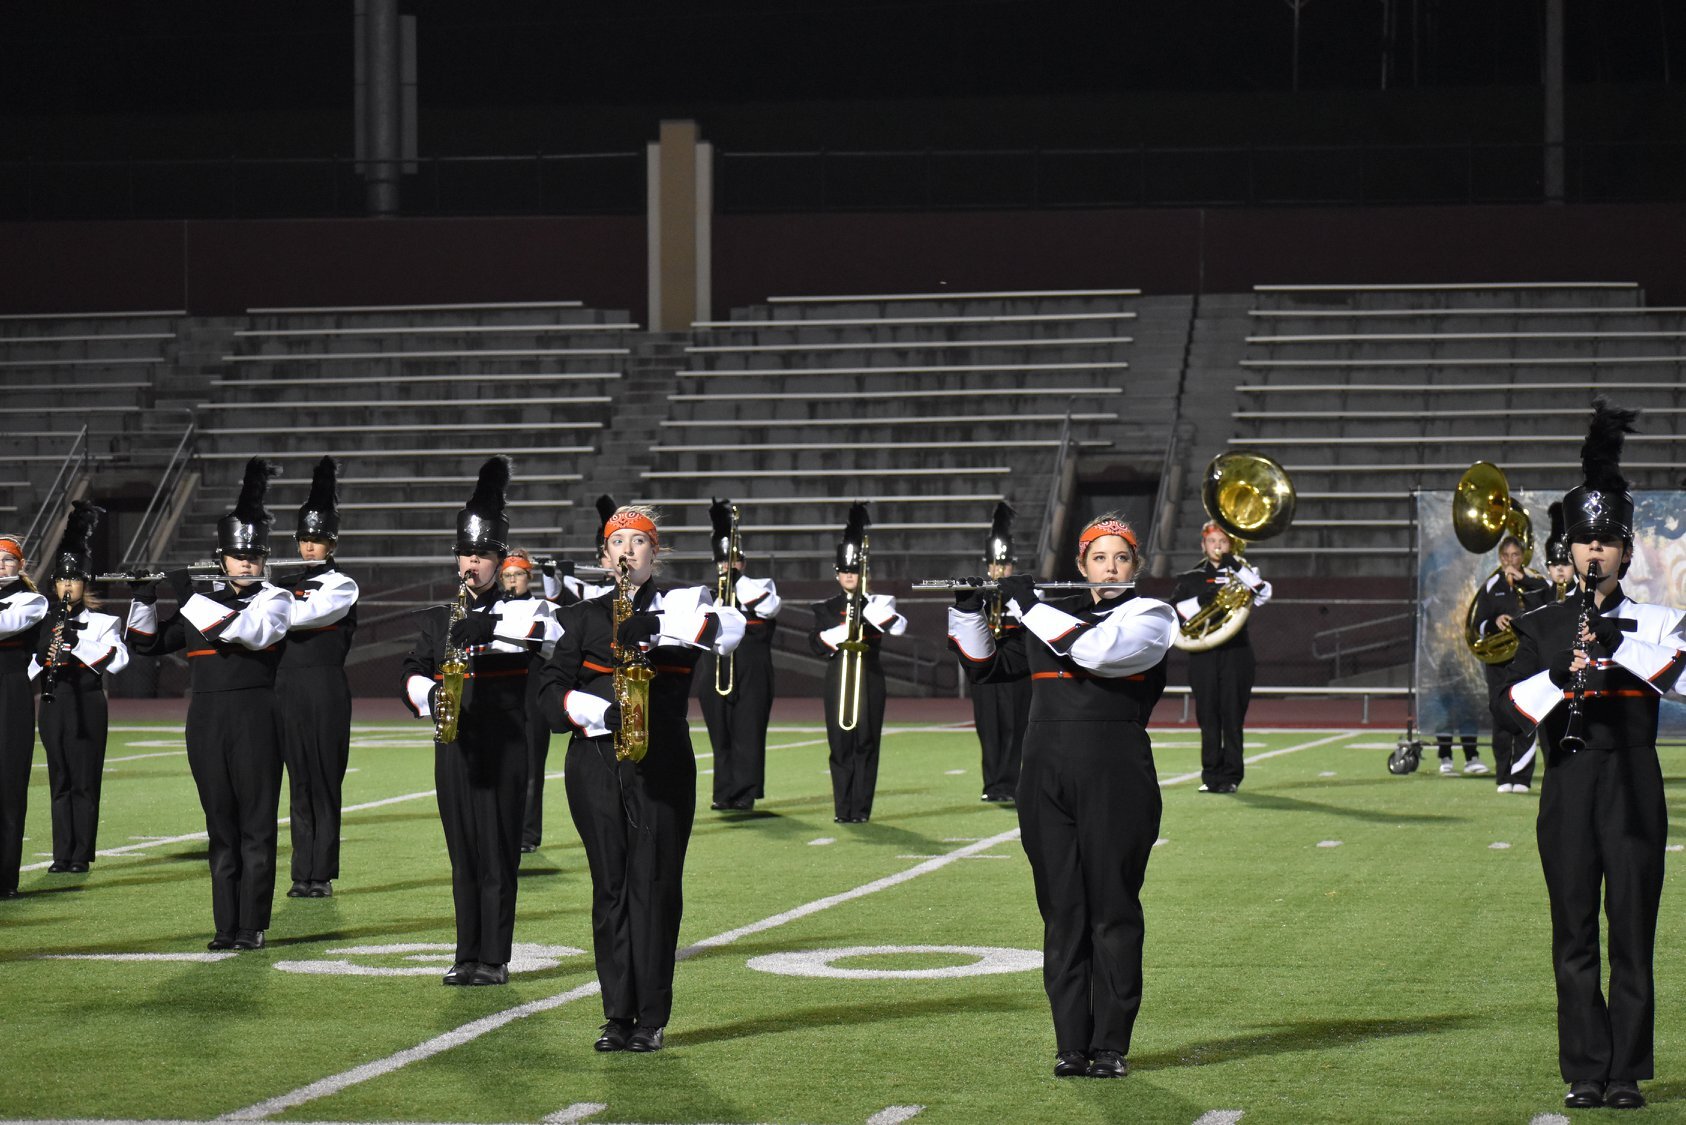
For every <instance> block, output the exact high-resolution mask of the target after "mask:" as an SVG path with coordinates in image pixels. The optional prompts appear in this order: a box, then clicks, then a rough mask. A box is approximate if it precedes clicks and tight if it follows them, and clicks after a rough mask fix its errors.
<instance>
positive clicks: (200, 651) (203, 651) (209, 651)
mask: <svg viewBox="0 0 1686 1125" xmlns="http://www.w3.org/2000/svg"><path fill="white" fill-rule="evenodd" d="M216 654H217V650H216V649H214V648H190V649H188V650H187V655H188V656H215V655H216Z"/></svg>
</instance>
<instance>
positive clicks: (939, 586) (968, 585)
mask: <svg viewBox="0 0 1686 1125" xmlns="http://www.w3.org/2000/svg"><path fill="white" fill-rule="evenodd" d="M1000 588H1001V583H999V582H992V581H984V582H974V581H972V580H971V579H970V578H922V579H920V580H919V581H918V582H915V583H913V585H911V586H909V587H908V589H910V590H946V591H948V592H950V593H953V592H954V591H956V590H999V589H1000ZM1036 588H1037V589H1038V590H1134V589H1135V588H1136V584H1135V582H1134V581H1130V582H1038V583H1037V584H1036Z"/></svg>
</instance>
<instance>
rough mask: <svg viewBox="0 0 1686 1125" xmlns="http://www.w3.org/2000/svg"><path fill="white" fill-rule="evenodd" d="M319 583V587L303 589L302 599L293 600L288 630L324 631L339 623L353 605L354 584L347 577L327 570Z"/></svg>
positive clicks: (355, 588)
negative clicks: (327, 627)
mask: <svg viewBox="0 0 1686 1125" xmlns="http://www.w3.org/2000/svg"><path fill="white" fill-rule="evenodd" d="M319 581H320V583H321V584H320V585H318V586H314V587H310V588H307V589H306V590H305V596H304V597H302V598H298V597H295V598H294V599H293V603H292V605H291V606H289V607H288V608H289V609H290V610H291V612H292V620H291V622H290V628H293V629H321V628H324V627H326V626H328V625H332V624H333V623H334V622H336V621H339V620H342V619H343V618H344V617H345V615H346V614H348V613H350V612H351V607H352V606H354V605H356V604H357V583H356V581H355V580H354V579H353V578H352V577H351V576H350V575H347V574H341V573H340V572H339V571H337V570H331V571H329V572H328V573H327V574H324V575H323V576H322V577H321V579H319ZM289 593H290V591H289Z"/></svg>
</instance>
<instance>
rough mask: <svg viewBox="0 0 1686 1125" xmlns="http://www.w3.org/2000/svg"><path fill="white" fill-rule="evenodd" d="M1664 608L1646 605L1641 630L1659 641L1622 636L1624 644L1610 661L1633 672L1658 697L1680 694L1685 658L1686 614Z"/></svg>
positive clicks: (1617, 647)
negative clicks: (1656, 693)
mask: <svg viewBox="0 0 1686 1125" xmlns="http://www.w3.org/2000/svg"><path fill="white" fill-rule="evenodd" d="M1660 608H1661V607H1657V606H1646V607H1644V608H1643V611H1642V614H1643V616H1642V620H1643V622H1644V624H1643V626H1642V628H1643V631H1644V632H1647V633H1650V634H1652V635H1653V636H1656V637H1658V638H1659V640H1656V641H1648V640H1641V639H1640V638H1639V637H1638V636H1635V635H1634V634H1632V633H1624V634H1623V635H1622V642H1621V644H1619V645H1617V646H1616V651H1615V652H1613V653H1611V654H1610V659H1611V660H1613V661H1615V662H1616V663H1617V664H1620V665H1621V666H1622V667H1623V668H1626V669H1627V670H1628V671H1629V672H1632V673H1633V674H1634V675H1635V676H1637V677H1639V678H1640V679H1641V680H1644V681H1645V682H1646V683H1647V684H1649V685H1650V686H1651V688H1652V690H1654V691H1656V692H1658V693H1659V694H1667V693H1669V692H1675V693H1679V692H1680V688H1681V686H1682V685H1681V684H1680V678H1681V677H1680V668H1681V664H1682V661H1683V659H1686V653H1683V651H1682V650H1683V649H1686V636H1682V632H1683V631H1686V614H1682V613H1680V611H1678V610H1662V612H1661V613H1658V612H1657V610H1659V609H1660Z"/></svg>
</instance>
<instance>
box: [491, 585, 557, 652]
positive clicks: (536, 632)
mask: <svg viewBox="0 0 1686 1125" xmlns="http://www.w3.org/2000/svg"><path fill="white" fill-rule="evenodd" d="M492 616H494V617H496V618H497V619H498V620H497V623H496V624H495V625H494V626H493V627H492V643H491V644H489V645H487V646H486V651H487V652H539V653H542V654H544V655H545V656H549V655H550V653H551V650H552V649H554V648H555V647H556V640H557V638H558V637H560V636H561V635H562V626H560V625H558V624H557V623H556V607H555V606H553V605H551V604H550V603H549V602H547V601H541V600H540V599H538V598H520V599H518V600H515V601H501V602H498V603H497V604H496V605H494V606H493V607H492Z"/></svg>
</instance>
